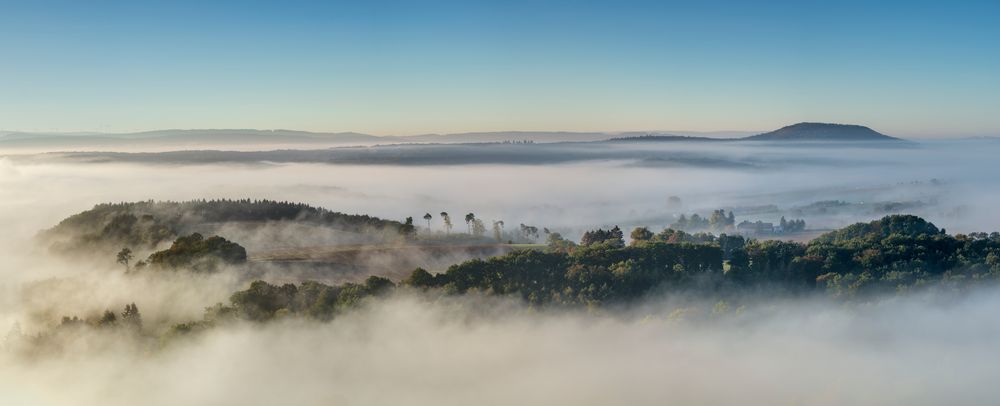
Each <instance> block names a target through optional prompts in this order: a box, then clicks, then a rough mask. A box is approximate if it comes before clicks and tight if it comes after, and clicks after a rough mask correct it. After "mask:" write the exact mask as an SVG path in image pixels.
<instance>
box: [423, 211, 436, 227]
mask: <svg viewBox="0 0 1000 406" xmlns="http://www.w3.org/2000/svg"><path fill="white" fill-rule="evenodd" d="M432 217H434V216H431V214H430V213H426V214H424V220H427V231H430V229H431V218H432Z"/></svg>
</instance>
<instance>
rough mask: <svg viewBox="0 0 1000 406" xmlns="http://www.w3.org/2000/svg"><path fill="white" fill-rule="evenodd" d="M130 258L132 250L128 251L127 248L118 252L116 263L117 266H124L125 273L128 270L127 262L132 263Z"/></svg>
mask: <svg viewBox="0 0 1000 406" xmlns="http://www.w3.org/2000/svg"><path fill="white" fill-rule="evenodd" d="M132 258H133V255H132V250H131V249H129V248H128V247H125V248H122V250H121V251H118V258H117V262H118V263H119V264H122V265H125V272H128V271H129V270H130V268H129V265H128V264H129V262H131V261H132Z"/></svg>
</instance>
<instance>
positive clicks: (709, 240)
mask: <svg viewBox="0 0 1000 406" xmlns="http://www.w3.org/2000/svg"><path fill="white" fill-rule="evenodd" d="M623 234H624V233H623V232H622V231H621V230H620V229H619V228H618V227H614V228H612V229H609V230H603V229H598V230H592V231H589V232H587V233H585V235H584V236H583V238H582V239H581V243H579V244H577V243H574V242H572V241H569V240H567V239H565V238H563V237H562V236H561V235H560V234H559V233H550V234H549V235H548V244H547V246H545V248H541V249H526V250H518V251H513V252H510V253H508V254H506V255H500V256H495V257H491V258H488V259H474V260H470V261H466V262H463V263H460V264H455V265H452V266H450V267H449V268H448V269H447V270H445V271H444V272H441V273H436V274H435V273H431V272H428V271H426V270H424V269H419V268H418V269H415V270H413V271H412V272H411V273H410V275H409V276H408V277H406V278H404V279H402V280H399V281H395V282H394V281H392V280H389V279H387V278H384V277H379V276H370V277H368V279H366V280H365V281H364V282H362V283H344V284H339V285H328V284H323V283H319V282H313V281H306V282H301V283H299V284H292V283H285V284H272V283H269V282H266V281H262V280H256V281H253V282H252V283H250V284H249V286H248V287H247V288H246V289H244V290H240V291H237V292H235V293H233V294H232V295H231V296H230V298H229V300H228V302H227V303H218V304H216V305H214V306H211V307H208V308H207V309H206V311H205V314H204V317H203V318H202V319H201V320H197V321H191V322H186V323H180V324H176V325H174V326H173V327H172V328H170V329H169V330H168V331H167V332H166V336H164V337H172V336H177V335H184V334H187V333H190V332H194V331H199V330H202V329H205V328H209V327H211V326H213V325H215V324H217V323H221V322H231V321H238V320H245V321H251V322H263V321H268V320H272V319H278V318H284V317H304V318H309V319H316V320H330V319H332V318H334V317H336V316H337V315H338V314H340V313H342V312H344V311H348V310H350V309H352V308H354V307H356V306H357V305H359V304H360V303H365V301H366V300H368V299H369V298H372V297H377V296H382V295H388V294H391V293H392V292H393V291H394V290H397V289H404V290H407V291H410V292H414V291H423V292H425V293H426V294H429V295H432V296H441V297H444V296H461V295H470V294H474V295H486V296H498V297H506V298H512V299H515V300H518V301H521V302H523V303H525V304H527V305H529V306H531V307H566V308H574V307H586V308H595V307H601V306H616V307H617V306H626V307H627V306H629V305H632V304H637V303H641V302H642V301H643V300H644V299H647V298H653V297H671V296H673V295H676V296H677V297H678V298H696V299H697V300H699V301H706V300H707V301H709V303H711V302H715V301H718V302H720V303H725V302H727V301H734V302H739V301H742V300H751V299H753V298H755V297H774V296H776V295H779V296H780V295H793V296H803V295H819V296H823V297H827V298H831V299H833V300H840V301H846V302H865V301H869V300H873V299H878V298H880V297H885V296H886V295H893V294H906V293H909V292H913V291H920V290H925V289H930V288H940V289H945V290H946V291H952V292H963V291H965V290H967V289H970V288H971V287H973V286H976V285H985V284H990V283H994V281H996V280H997V279H998V278H1000V233H996V232H994V233H991V234H986V233H971V234H958V235H949V234H947V233H946V232H945V230H943V229H939V228H938V227H936V226H935V225H934V224H931V223H929V222H927V221H925V220H924V219H922V218H919V217H916V216H911V215H891V216H886V217H884V218H882V219H879V220H876V221H872V222H868V223H858V224H854V225H851V226H848V227H845V228H842V229H840V230H836V231H832V232H829V233H827V234H824V235H822V236H820V237H818V238H816V239H814V240H812V241H810V242H809V243H807V244H802V243H796V242H787V241H776V240H767V241H760V240H754V239H746V238H744V237H743V236H739V235H726V234H720V235H718V236H716V235H712V234H708V233H698V234H689V233H687V232H684V231H680V230H674V229H666V230H663V231H661V232H659V233H653V232H651V231H649V230H648V229H647V228H645V227H639V228H636V229H634V230H632V232H631V233H630V237H631V238H630V242H629V243H628V244H626V242H625V238H624V235H623ZM118 259H119V262H123V263H124V264H125V265H126V267H128V261H129V260H130V259H131V252H130V251H129V250H123V251H122V252H119V257H118ZM244 261H246V252H245V250H243V248H242V247H240V246H239V245H238V244H236V243H233V242H230V241H227V240H225V239H223V238H221V237H209V238H205V237H203V236H201V235H199V234H193V235H189V236H185V237H181V238H178V239H177V240H175V241H174V244H173V245H172V246H171V248H170V249H167V250H163V251H159V252H156V253H154V254H153V255H151V256H150V257H149V258H148V259H147V260H145V261H142V263H141V265H137V267H146V268H160V269H174V268H185V267H186V268H192V269H193V270H195V271H212V270H214V269H215V268H216V267H218V266H220V265H223V264H227V265H233V266H240V264H242V263H243V262H244ZM140 317H141V316H140V315H139V309H138V308H137V307H136V306H135V305H134V304H129V305H127V306H126V307H125V311H124V312H123V313H122V314H121V315H120V316H119V315H116V313H114V312H112V311H110V310H108V311H106V312H104V313H103V314H100V315H93V316H90V317H88V318H83V319H81V318H79V317H77V316H72V317H69V316H67V317H64V318H63V320H62V322H61V324H60V328H68V327H72V328H78V327H80V326H86V327H89V328H121V327H122V326H129V328H130V329H133V330H141V318H140ZM53 333H58V329H57V330H56V331H54V332H53ZM148 333H152V332H148ZM144 334H147V333H144ZM46 337H48V336H46V335H45V334H40V335H39V336H38V337H36V340H38V341H39V342H45V341H46V340H47V338H46Z"/></svg>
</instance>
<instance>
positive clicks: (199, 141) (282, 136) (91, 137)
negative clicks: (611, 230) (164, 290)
mask: <svg viewBox="0 0 1000 406" xmlns="http://www.w3.org/2000/svg"><path fill="white" fill-rule="evenodd" d="M705 134H712V135H718V134H724V135H727V136H728V137H725V138H724V137H718V136H716V137H707V136H705ZM505 141H519V142H525V141H526V142H537V143H554V142H680V141H687V142H701V141H714V142H719V141H728V142H733V141H781V142H784V141H788V142H798V141H850V142H859V141H864V142H867V141H901V140H900V139H898V138H894V137H890V136H888V135H884V134H882V133H879V132H877V131H875V130H872V129H871V128H868V127H864V126H860V125H847V124H827V123H798V124H793V125H790V126H786V127H783V128H780V129H778V130H775V131H771V132H766V133H761V134H755V135H753V134H752V133H746V132H743V133H738V132H719V133H691V132H677V133H668V132H636V131H633V132H619V133H611V132H570V131H492V132H468V133H454V134H422V135H412V136H392V135H386V136H378V135H370V134H362V133H355V132H337V133H333V132H309V131H294V130H254V129H194V130H176V129H172V130H155V131H142V132H132V133H117V134H102V133H26V132H12V131H11V132H4V131H0V148H36V149H42V150H49V151H54V150H62V151H68V150H92V151H93V150H103V151H114V150H116V149H119V150H125V149H127V148H148V149H154V150H164V151H166V150H189V149H234V148H235V149H240V148H260V147H264V148H329V147H336V146H348V145H354V146H372V145H379V144H399V143H496V142H505Z"/></svg>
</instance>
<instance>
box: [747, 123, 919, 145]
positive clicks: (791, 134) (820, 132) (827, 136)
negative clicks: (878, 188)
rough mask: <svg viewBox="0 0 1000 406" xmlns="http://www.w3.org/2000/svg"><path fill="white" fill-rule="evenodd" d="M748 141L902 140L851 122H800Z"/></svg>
mask: <svg viewBox="0 0 1000 406" xmlns="http://www.w3.org/2000/svg"><path fill="white" fill-rule="evenodd" d="M743 139H744V140H747V141H900V139H899V138H895V137H890V136H888V135H885V134H882V133H880V132H878V131H875V130H872V129H871V128H868V127H865V126H860V125H851V124H828V123H798V124H792V125H790V126H786V127H782V128H779V129H777V130H774V131H771V132H766V133H763V134H757V135H753V136H750V137H746V138H743Z"/></svg>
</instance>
